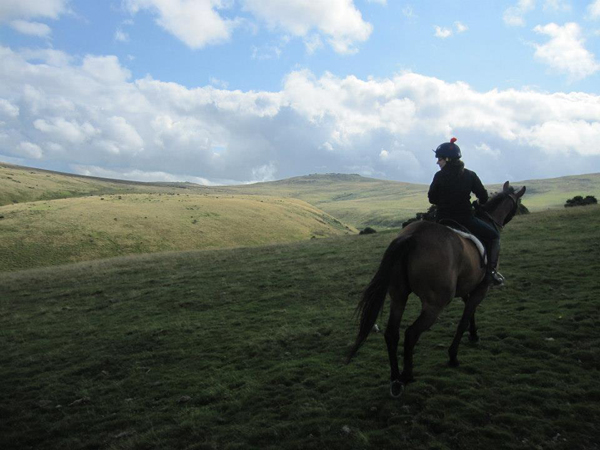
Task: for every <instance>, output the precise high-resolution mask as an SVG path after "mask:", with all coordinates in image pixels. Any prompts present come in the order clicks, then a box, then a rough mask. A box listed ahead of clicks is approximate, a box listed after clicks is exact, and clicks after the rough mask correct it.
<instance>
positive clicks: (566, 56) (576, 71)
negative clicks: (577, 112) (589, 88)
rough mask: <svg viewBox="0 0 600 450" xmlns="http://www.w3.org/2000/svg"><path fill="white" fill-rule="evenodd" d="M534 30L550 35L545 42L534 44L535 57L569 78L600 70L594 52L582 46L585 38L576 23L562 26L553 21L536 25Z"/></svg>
mask: <svg viewBox="0 0 600 450" xmlns="http://www.w3.org/2000/svg"><path fill="white" fill-rule="evenodd" d="M534 31H535V32H536V33H538V34H543V35H546V36H549V37H550V40H549V41H548V42H547V43H546V44H543V45H539V44H534V47H535V58H536V59H538V60H539V61H541V62H542V63H544V64H547V65H548V66H550V67H551V68H552V69H554V70H556V71H558V72H560V73H563V74H566V75H568V76H569V79H570V80H572V81H573V80H580V79H583V78H586V77H588V76H590V75H592V74H594V73H595V72H597V71H598V70H600V64H598V62H596V59H595V57H594V54H593V53H591V52H590V51H588V50H587V49H586V48H585V47H584V44H585V39H584V38H583V36H582V33H581V29H580V27H579V25H577V24H576V23H573V22H571V23H567V24H565V25H564V26H562V27H561V26H560V25H557V24H555V23H550V24H548V25H545V26H540V25H538V26H537V27H535V28H534Z"/></svg>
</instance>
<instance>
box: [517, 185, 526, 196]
mask: <svg viewBox="0 0 600 450" xmlns="http://www.w3.org/2000/svg"><path fill="white" fill-rule="evenodd" d="M525 190H526V187H525V186H523V187H522V188H521V189H519V192H517V193H516V194H515V195H516V196H517V198H521V197H523V195H524V194H525Z"/></svg>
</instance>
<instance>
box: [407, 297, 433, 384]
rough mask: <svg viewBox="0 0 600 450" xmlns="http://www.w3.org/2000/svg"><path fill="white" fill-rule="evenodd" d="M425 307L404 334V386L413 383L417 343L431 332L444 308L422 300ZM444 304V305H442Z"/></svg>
mask: <svg viewBox="0 0 600 450" xmlns="http://www.w3.org/2000/svg"><path fill="white" fill-rule="evenodd" d="M421 301H422V302H423V306H422V308H421V315H420V316H419V317H417V320H415V321H414V323H413V324H412V325H411V326H410V327H408V328H407V329H406V332H405V334H404V370H403V371H402V375H400V381H401V382H402V383H404V384H406V383H410V382H411V381H413V379H414V378H413V352H414V348H415V345H416V343H417V342H418V340H419V337H421V334H422V333H423V332H424V331H427V330H429V328H431V326H432V325H433V324H434V323H435V321H436V320H437V318H438V316H439V315H440V313H441V312H442V308H439V307H437V306H433V305H432V304H431V303H428V302H426V301H425V300H424V299H421ZM442 304H443V303H442Z"/></svg>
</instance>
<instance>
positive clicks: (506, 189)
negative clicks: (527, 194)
mask: <svg viewBox="0 0 600 450" xmlns="http://www.w3.org/2000/svg"><path fill="white" fill-rule="evenodd" d="M509 186H510V184H509V183H508V181H507V182H506V183H504V186H502V190H503V191H508V188H509Z"/></svg>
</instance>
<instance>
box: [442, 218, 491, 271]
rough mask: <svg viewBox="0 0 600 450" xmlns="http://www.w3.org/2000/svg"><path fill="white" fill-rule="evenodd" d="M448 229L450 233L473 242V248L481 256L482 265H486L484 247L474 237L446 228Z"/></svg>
mask: <svg viewBox="0 0 600 450" xmlns="http://www.w3.org/2000/svg"><path fill="white" fill-rule="evenodd" d="M448 228H450V229H451V230H452V231H454V232H455V233H457V234H458V235H459V236H462V237H464V238H465V239H470V240H471V241H473V243H474V244H475V247H477V250H479V254H480V255H481V259H482V260H483V264H484V265H487V254H486V253H485V247H484V246H483V244H482V243H481V241H480V240H479V239H477V238H476V237H475V235H473V234H469V233H465V232H464V231H460V230H457V229H456V228H451V227H448Z"/></svg>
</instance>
